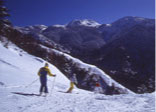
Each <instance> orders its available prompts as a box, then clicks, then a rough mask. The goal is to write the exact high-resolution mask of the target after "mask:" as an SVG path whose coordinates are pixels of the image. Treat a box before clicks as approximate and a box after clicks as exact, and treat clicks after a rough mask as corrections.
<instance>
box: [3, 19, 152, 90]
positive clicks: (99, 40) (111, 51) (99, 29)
mask: <svg viewBox="0 0 156 112" xmlns="http://www.w3.org/2000/svg"><path fill="white" fill-rule="evenodd" d="M71 26H72V27H71ZM0 32H2V34H3V36H6V37H7V38H9V40H11V41H13V42H14V43H15V44H16V45H18V46H19V47H20V48H22V49H24V50H25V51H27V52H28V53H30V54H33V55H35V56H38V57H41V58H43V59H45V60H48V61H50V62H51V63H53V62H52V61H54V60H53V59H52V58H53V57H52V56H53V52H52V51H50V52H49V50H47V51H45V49H44V48H42V47H41V45H42V46H44V47H48V48H50V49H56V50H58V51H60V52H64V53H68V54H69V55H71V56H73V57H75V58H78V59H80V60H82V61H83V62H85V63H89V64H92V65H95V66H97V67H98V68H100V69H102V70H103V71H105V72H106V74H108V75H109V76H111V77H112V78H113V79H114V80H116V81H117V82H119V83H120V84H122V85H124V86H125V87H126V88H128V89H130V90H132V91H134V92H136V93H146V92H149V93H150V92H154V90H155V75H154V74H155V72H154V69H155V67H154V59H155V58H154V54H155V50H154V44H155V43H154V40H155V22H154V19H148V18H141V17H124V18H121V19H119V20H117V21H115V22H113V23H110V24H101V25H100V24H98V23H97V22H95V21H92V20H73V21H72V22H69V23H68V24H66V25H53V26H48V27H46V26H43V25H41V26H36V27H35V26H30V27H25V28H24V27H23V28H17V27H16V28H15V29H14V28H11V29H10V30H8V29H6V30H4V32H3V30H1V31H0ZM12 36H13V37H14V38H12ZM32 48H33V49H32ZM56 59H57V58H56ZM59 60H60V59H58V60H57V61H58V62H59V63H61V61H59ZM147 60H149V61H148V62H147ZM65 63H66V61H64V63H63V64H65ZM59 69H61V67H60V68H59ZM77 69H78V68H77ZM64 74H65V75H66V76H68V73H64ZM81 77H83V76H81ZM80 79H82V78H80ZM88 87H89V86H88ZM88 87H86V88H87V89H89V90H90V89H91V88H88ZM82 88H83V87H82ZM86 88H85V89H86Z"/></svg>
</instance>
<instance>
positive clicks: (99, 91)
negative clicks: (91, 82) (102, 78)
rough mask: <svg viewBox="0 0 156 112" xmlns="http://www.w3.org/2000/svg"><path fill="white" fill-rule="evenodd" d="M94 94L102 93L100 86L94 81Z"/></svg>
mask: <svg viewBox="0 0 156 112" xmlns="http://www.w3.org/2000/svg"><path fill="white" fill-rule="evenodd" d="M94 93H103V90H102V88H101V85H100V83H99V82H98V81H96V83H95V88H94Z"/></svg>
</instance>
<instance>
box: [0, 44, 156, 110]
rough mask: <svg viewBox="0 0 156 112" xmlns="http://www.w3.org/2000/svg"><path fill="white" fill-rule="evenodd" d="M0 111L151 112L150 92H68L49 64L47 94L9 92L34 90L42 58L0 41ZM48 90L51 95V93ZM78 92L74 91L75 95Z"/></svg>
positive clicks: (58, 75)
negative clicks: (52, 75) (54, 76)
mask: <svg viewBox="0 0 156 112" xmlns="http://www.w3.org/2000/svg"><path fill="white" fill-rule="evenodd" d="M0 52H1V55H0V101H1V103H0V111H1V112H154V111H155V110H154V109H155V108H154V106H155V105H154V102H155V101H154V96H155V93H152V94H143V95H138V94H124V95H123V94H122V95H113V96H109V95H102V94H94V93H92V92H88V91H84V90H80V89H75V90H74V92H73V93H72V94H67V93H61V92H59V91H66V90H67V89H68V86H69V80H68V79H67V78H66V77H65V76H64V75H63V74H62V73H61V72H60V71H59V70H58V69H57V68H56V67H54V66H53V65H50V69H51V71H52V73H53V74H57V77H56V80H55V82H56V83H55V87H54V90H53V91H51V87H52V84H53V80H54V78H53V77H48V79H49V81H48V86H49V92H50V93H49V95H48V96H47V97H39V96H22V95H16V94H12V93H11V92H24V93H38V89H39V81H37V82H35V83H34V84H32V85H31V86H29V87H27V88H26V87H25V86H26V85H28V84H30V83H31V82H32V81H34V80H36V79H38V76H37V72H38V69H39V68H40V67H42V66H43V65H44V63H45V61H44V60H42V59H40V58H38V57H34V56H32V55H29V54H27V53H26V52H24V51H23V50H21V49H19V48H18V47H16V46H15V45H13V44H11V45H10V46H9V49H6V48H4V47H3V45H2V43H0ZM51 93H52V94H51ZM77 93H78V94H77Z"/></svg>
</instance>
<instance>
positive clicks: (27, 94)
mask: <svg viewBox="0 0 156 112" xmlns="http://www.w3.org/2000/svg"><path fill="white" fill-rule="evenodd" d="M11 93H13V94H17V95H23V96H40V95H39V94H35V93H22V92H11Z"/></svg>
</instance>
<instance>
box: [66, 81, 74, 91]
mask: <svg viewBox="0 0 156 112" xmlns="http://www.w3.org/2000/svg"><path fill="white" fill-rule="evenodd" d="M73 88H74V83H73V82H70V88H69V89H68V91H67V93H71V92H72V90H73Z"/></svg>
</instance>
